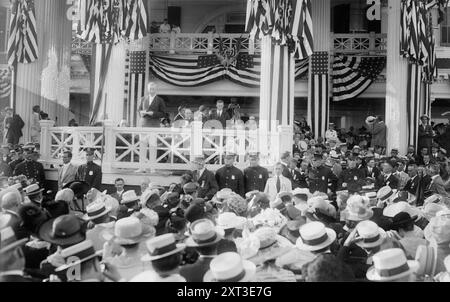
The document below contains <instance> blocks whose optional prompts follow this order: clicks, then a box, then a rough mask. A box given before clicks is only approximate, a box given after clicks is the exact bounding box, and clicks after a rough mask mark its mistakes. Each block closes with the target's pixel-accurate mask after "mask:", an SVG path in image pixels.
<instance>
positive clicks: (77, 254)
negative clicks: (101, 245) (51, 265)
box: [55, 240, 103, 272]
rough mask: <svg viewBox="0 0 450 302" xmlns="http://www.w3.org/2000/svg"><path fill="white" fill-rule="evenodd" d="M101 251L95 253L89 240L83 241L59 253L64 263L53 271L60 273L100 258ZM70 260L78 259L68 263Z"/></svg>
mask: <svg viewBox="0 0 450 302" xmlns="http://www.w3.org/2000/svg"><path fill="white" fill-rule="evenodd" d="M102 253H103V251H96V250H95V249H94V244H93V243H92V241H91V240H85V241H82V242H80V243H78V244H75V245H73V246H70V247H68V248H66V249H64V250H62V251H61V257H63V258H64V263H66V264H63V265H61V266H58V267H57V268H56V269H55V271H56V272H61V271H65V270H67V269H68V268H70V267H74V266H77V265H80V264H81V263H83V262H86V261H88V260H90V259H93V258H95V257H101V255H102ZM70 259H78V260H76V261H69V260H70Z"/></svg>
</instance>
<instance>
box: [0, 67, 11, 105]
mask: <svg viewBox="0 0 450 302" xmlns="http://www.w3.org/2000/svg"><path fill="white" fill-rule="evenodd" d="M10 93H11V69H10V68H8V67H6V68H0V99H2V98H6V97H9V95H10Z"/></svg>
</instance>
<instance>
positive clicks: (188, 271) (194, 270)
mask: <svg viewBox="0 0 450 302" xmlns="http://www.w3.org/2000/svg"><path fill="white" fill-rule="evenodd" d="M212 259H213V258H209V257H200V258H199V259H198V260H197V262H195V263H194V264H188V265H185V266H182V267H181V269H180V275H181V276H183V277H184V278H185V279H186V281H187V282H203V276H204V275H205V274H206V272H207V271H208V270H209V264H210V263H211V260H212Z"/></svg>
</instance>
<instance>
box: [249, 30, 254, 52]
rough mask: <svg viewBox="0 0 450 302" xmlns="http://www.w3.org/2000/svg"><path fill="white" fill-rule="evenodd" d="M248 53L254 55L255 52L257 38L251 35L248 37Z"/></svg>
mask: <svg viewBox="0 0 450 302" xmlns="http://www.w3.org/2000/svg"><path fill="white" fill-rule="evenodd" d="M248 54H249V55H254V54H255V39H254V37H253V36H251V35H250V37H249V38H248Z"/></svg>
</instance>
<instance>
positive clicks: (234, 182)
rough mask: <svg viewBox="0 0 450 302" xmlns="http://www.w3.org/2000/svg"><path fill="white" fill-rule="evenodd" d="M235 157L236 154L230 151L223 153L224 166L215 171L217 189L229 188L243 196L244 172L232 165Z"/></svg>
mask: <svg viewBox="0 0 450 302" xmlns="http://www.w3.org/2000/svg"><path fill="white" fill-rule="evenodd" d="M235 157H236V154H235V153H231V152H229V153H227V154H226V155H225V166H224V167H222V168H220V169H219V170H217V171H216V180H217V184H218V185H219V190H222V189H224V188H229V189H231V190H232V191H233V192H235V193H237V194H239V195H241V196H242V197H244V195H245V187H244V174H243V173H242V171H241V170H239V169H238V168H236V167H235V166H234V160H235Z"/></svg>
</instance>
